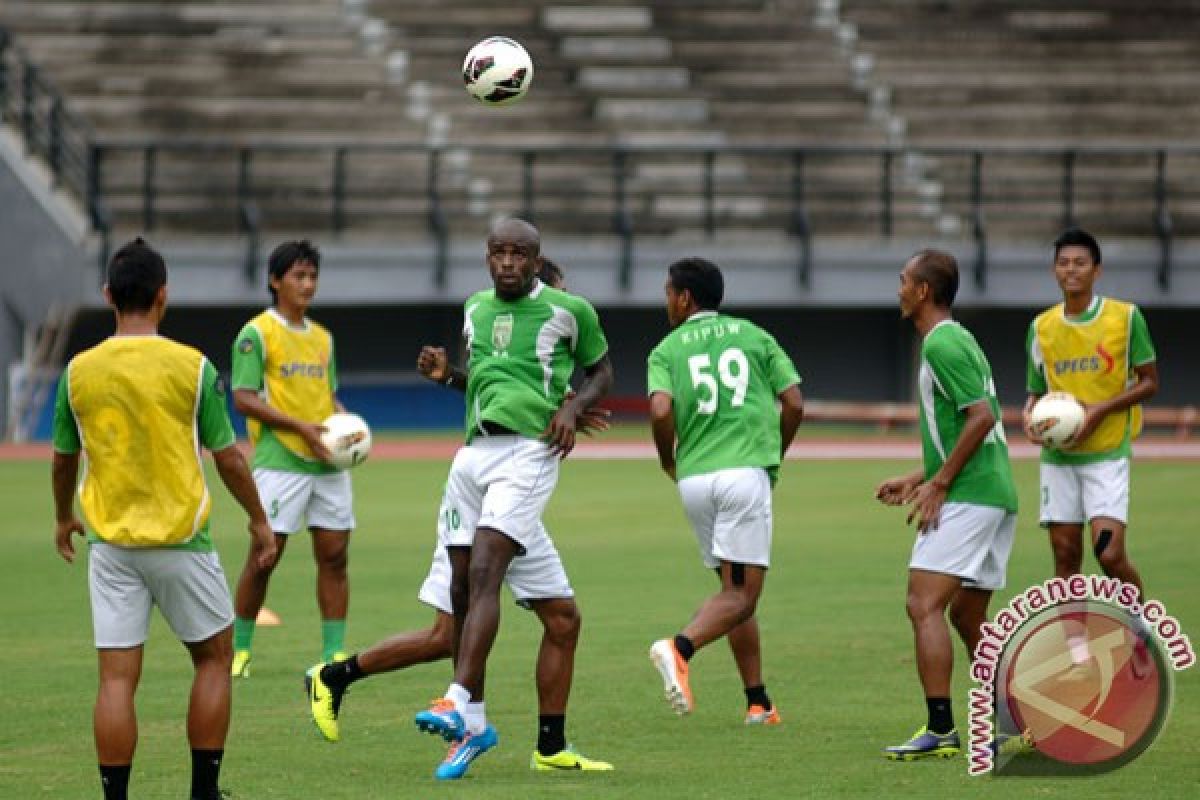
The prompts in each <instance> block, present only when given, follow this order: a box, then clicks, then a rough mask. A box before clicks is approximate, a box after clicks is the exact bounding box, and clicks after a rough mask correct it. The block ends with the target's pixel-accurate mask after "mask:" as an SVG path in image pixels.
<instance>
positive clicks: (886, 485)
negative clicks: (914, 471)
mask: <svg viewBox="0 0 1200 800" xmlns="http://www.w3.org/2000/svg"><path fill="white" fill-rule="evenodd" d="M920 482H921V478H920V476H912V475H905V476H904V477H902V478H892V479H891V480H886V481H884V482H883V483H881V484H879V487H878V488H877V489H876V490H875V499H876V500H878V501H879V502H881V503H883V504H884V505H885V506H902V505H904V504H905V503H907V502H908V501H909V500H911V499H912V496H913V492H915V491H916V489H917V485H918V484H919V483H920Z"/></svg>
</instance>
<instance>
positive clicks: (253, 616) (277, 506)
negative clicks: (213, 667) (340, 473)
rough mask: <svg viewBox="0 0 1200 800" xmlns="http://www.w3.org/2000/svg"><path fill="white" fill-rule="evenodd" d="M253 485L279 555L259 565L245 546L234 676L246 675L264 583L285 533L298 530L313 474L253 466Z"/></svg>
mask: <svg viewBox="0 0 1200 800" xmlns="http://www.w3.org/2000/svg"><path fill="white" fill-rule="evenodd" d="M254 485H255V486H256V487H257V488H258V495H259V498H260V499H261V500H262V504H263V508H264V509H265V510H266V512H267V516H268V517H269V518H270V522H271V529H272V530H274V531H275V546H276V548H278V551H279V555H278V557H277V558H276V559H275V562H274V563H273V564H271V565H270V566H268V567H262V566H260V565H259V564H258V561H257V560H256V559H255V556H254V553H253V551H252V549H250V548H249V547H247V550H246V563H245V564H244V565H243V566H242V572H241V575H239V576H238V581H237V589H236V590H235V592H234V601H233V609H234V620H233V665H232V667H231V671H232V673H233V675H234V677H243V678H244V677H249V675H250V652H251V648H252V646H253V644H254V631H255V628H256V626H257V619H258V612H259V611H262V607H263V603H265V602H266V599H267V587H268V585H269V584H270V582H271V575H272V574H273V573H274V571H275V567H276V566H278V565H279V564H281V563H282V562H283V553H284V550H285V549H286V548H287V539H288V535H289V534H292V533H295V532H296V531H298V530H300V528H301V525H302V524H303V520H304V510H305V508H307V506H308V499H309V495H310V494H311V493H312V489H313V476H311V475H301V474H298V473H294V472H284V471H282V470H274V469H256V470H254Z"/></svg>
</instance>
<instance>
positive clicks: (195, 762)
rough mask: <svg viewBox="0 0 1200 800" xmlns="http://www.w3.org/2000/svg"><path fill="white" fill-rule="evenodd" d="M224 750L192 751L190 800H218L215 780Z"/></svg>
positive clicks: (219, 773)
mask: <svg viewBox="0 0 1200 800" xmlns="http://www.w3.org/2000/svg"><path fill="white" fill-rule="evenodd" d="M224 757H225V751H224V750H195V749H193V750H192V800H219V798H220V797H221V793H220V790H219V789H218V788H217V778H219V777H220V775H221V759H222V758H224Z"/></svg>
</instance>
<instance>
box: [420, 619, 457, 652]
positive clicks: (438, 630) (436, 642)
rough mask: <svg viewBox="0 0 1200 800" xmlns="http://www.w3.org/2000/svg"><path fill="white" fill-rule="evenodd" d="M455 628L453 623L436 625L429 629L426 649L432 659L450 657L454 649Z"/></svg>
mask: <svg viewBox="0 0 1200 800" xmlns="http://www.w3.org/2000/svg"><path fill="white" fill-rule="evenodd" d="M453 639H454V628H453V626H451V625H435V626H433V627H432V628H430V630H429V637H428V638H427V639H426V640H425V649H426V651H427V652H428V653H429V655H430V658H431V660H440V659H443V658H449V657H450V654H451V652H452V651H453V644H454V643H453Z"/></svg>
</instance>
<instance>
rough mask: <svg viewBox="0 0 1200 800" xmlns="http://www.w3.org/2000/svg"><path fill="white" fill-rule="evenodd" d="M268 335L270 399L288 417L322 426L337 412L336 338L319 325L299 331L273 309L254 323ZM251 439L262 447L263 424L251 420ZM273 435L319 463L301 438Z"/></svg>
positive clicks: (265, 380) (265, 386) (265, 357)
mask: <svg viewBox="0 0 1200 800" xmlns="http://www.w3.org/2000/svg"><path fill="white" fill-rule="evenodd" d="M250 324H251V325H253V326H254V327H255V328H256V329H257V330H258V333H259V335H260V336H261V337H262V345H263V393H264V395H265V397H264V399H265V400H266V402H267V403H269V404H270V405H271V406H273V407H274V408H277V409H279V410H280V411H282V412H283V413H284V414H287V415H288V416H290V417H295V418H296V419H300V420H304V421H305V422H322V421H324V420H325V418H326V417H328V416H329V415H330V414H332V413H333V411H334V406H333V389H332V388H331V387H330V385H329V365H330V362H331V361H332V360H333V337H332V336H331V335H330V334H329V331H327V330H325V329H324V328H323V327H321V326H320V325H318V324H317V323H315V322H312V321H308V322H307V324H306V326H305V327H304V329H298V328H293V327H291V326H289V325H288V324H287V323H286V322H285V321H283V320H282V319H280V318H279V316H278V315H277V314H275V313H273V312H271V311H264V312H263V313H261V314H259V315H258V316H257V317H255V318H254V319H252V320H251V321H250ZM246 428H247V431H248V432H249V434H250V440H251V441H252V442H254V443H256V444H257V443H258V440H259V437H261V436H262V423H261V422H259V421H258V420H256V419H249V420H247V424H246ZM272 433H274V435H275V436H276V437H277V438H278V439H279V441H280V442H282V443H283V446H284V447H286V448H287V449H288V450H290V451H292V452H293V453H295V454H296V455H298V456H300V457H301V458H303V459H306V460H308V461H316V460H317V457H316V455H315V454H314V453H313V452H312V449H311V448H310V447H309V446H308V445H307V444H306V443H305V441H304V439H303V438H301V437H300V436H298V435H296V434H294V433H291V432H288V431H282V430H278V429H273V430H272Z"/></svg>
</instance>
